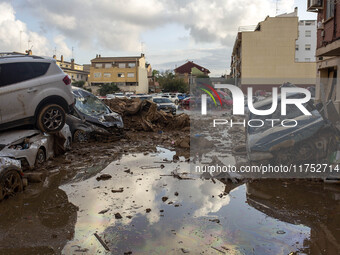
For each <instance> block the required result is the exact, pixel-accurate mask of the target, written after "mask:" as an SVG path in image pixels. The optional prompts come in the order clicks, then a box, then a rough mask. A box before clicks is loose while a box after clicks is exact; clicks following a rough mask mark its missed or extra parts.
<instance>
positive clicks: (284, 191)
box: [247, 180, 340, 254]
mask: <svg viewBox="0 0 340 255" xmlns="http://www.w3.org/2000/svg"><path fill="white" fill-rule="evenodd" d="M247 201H248V203H249V204H250V205H251V206H253V207H254V208H256V209H257V210H259V211H261V212H263V213H265V214H266V215H268V216H270V217H273V218H276V219H278V220H280V221H283V222H288V223H292V224H303V225H305V226H308V227H309V228H310V237H309V238H308V239H305V240H304V247H305V248H304V249H303V250H302V252H305V253H307V254H340V217H339V216H340V187H339V186H338V185H324V184H321V183H311V182H308V181H299V182H294V181H274V180H266V181H257V182H253V183H249V184H247Z"/></svg>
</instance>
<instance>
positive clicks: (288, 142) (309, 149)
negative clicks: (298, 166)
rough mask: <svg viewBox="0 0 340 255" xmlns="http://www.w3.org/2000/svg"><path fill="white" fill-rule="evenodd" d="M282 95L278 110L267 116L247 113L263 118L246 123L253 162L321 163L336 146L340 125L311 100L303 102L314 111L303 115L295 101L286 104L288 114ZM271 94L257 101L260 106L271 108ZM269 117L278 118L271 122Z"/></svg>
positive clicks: (298, 95)
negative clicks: (257, 124)
mask: <svg viewBox="0 0 340 255" xmlns="http://www.w3.org/2000/svg"><path fill="white" fill-rule="evenodd" d="M301 97H304V95H302V94H300V93H294V94H293V93H292V94H290V95H289V96H288V98H301ZM280 102H281V98H280V96H279V98H278V107H277V110H276V111H275V112H274V113H273V114H271V115H266V116H258V115H255V114H253V113H251V112H249V113H248V116H247V121H248V120H250V119H260V120H263V122H264V125H263V126H261V127H250V126H249V125H248V126H247V129H246V136H247V139H246V140H247V141H246V143H247V145H246V147H247V154H248V158H249V160H250V162H251V163H252V164H259V163H261V164H262V163H272V164H282V165H289V164H292V163H304V162H305V163H315V162H317V163H320V162H323V161H324V160H325V159H327V158H328V157H329V156H330V153H332V152H334V151H335V150H336V138H337V134H338V132H337V129H336V128H335V127H334V126H333V125H332V124H331V123H330V122H329V121H327V120H326V119H324V118H323V116H322V115H321V114H320V113H319V112H318V110H317V109H316V108H315V106H314V105H313V104H312V101H309V102H308V103H305V104H304V106H305V107H306V109H307V110H308V111H309V112H310V113H311V114H312V115H310V116H308V115H304V114H303V113H302V112H301V111H300V110H299V109H298V108H297V107H296V106H295V105H287V115H286V116H282V115H281V103H280ZM271 105H272V98H268V99H265V100H263V101H260V102H257V103H255V104H254V108H255V109H258V110H265V109H269V108H270V107H271ZM270 119H276V120H277V121H275V122H274V124H272V122H270V121H266V120H270ZM283 119H285V120H295V121H296V122H297V125H296V126H294V127H293V125H289V127H287V126H288V124H289V123H286V124H287V126H282V125H281V121H282V120H283Z"/></svg>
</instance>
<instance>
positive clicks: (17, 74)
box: [0, 62, 50, 87]
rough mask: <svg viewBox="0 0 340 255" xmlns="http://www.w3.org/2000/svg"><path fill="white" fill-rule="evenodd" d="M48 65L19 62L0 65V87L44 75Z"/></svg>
mask: <svg viewBox="0 0 340 255" xmlns="http://www.w3.org/2000/svg"><path fill="white" fill-rule="evenodd" d="M49 66H50V63H44V62H20V63H7V64H0V87H3V86H6V85H10V84H14V83H18V82H23V81H27V80H30V79H34V78H37V77H39V76H42V75H44V74H45V73H46V72H47V70H48V68H49Z"/></svg>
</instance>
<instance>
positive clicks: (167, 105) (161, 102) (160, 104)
mask: <svg viewBox="0 0 340 255" xmlns="http://www.w3.org/2000/svg"><path fill="white" fill-rule="evenodd" d="M152 101H153V102H154V103H156V104H157V110H162V111H164V112H167V113H172V114H173V115H176V105H175V104H174V103H173V102H172V101H171V100H170V99H169V98H163V97H154V98H152Z"/></svg>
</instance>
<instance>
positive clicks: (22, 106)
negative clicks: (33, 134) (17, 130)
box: [0, 53, 75, 133]
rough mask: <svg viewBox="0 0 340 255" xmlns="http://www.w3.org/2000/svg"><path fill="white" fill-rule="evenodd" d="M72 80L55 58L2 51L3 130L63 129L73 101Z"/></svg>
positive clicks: (0, 104) (0, 113)
mask: <svg viewBox="0 0 340 255" xmlns="http://www.w3.org/2000/svg"><path fill="white" fill-rule="evenodd" d="M70 84H71V80H70V78H69V77H68V75H66V74H65V73H64V72H63V71H62V70H61V69H60V67H59V66H58V65H57V64H56V61H55V60H54V59H52V58H43V57H38V56H32V55H19V54H1V53H0V130H5V129H9V128H13V127H17V126H23V125H31V124H33V125H36V127H37V128H39V129H40V130H41V131H43V132H46V133H54V132H57V131H60V130H61V129H62V128H63V126H64V124H65V121H66V113H68V112H69V111H70V107H71V106H72V105H73V104H74V102H75V101H74V97H73V95H72V91H71V85H70Z"/></svg>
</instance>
